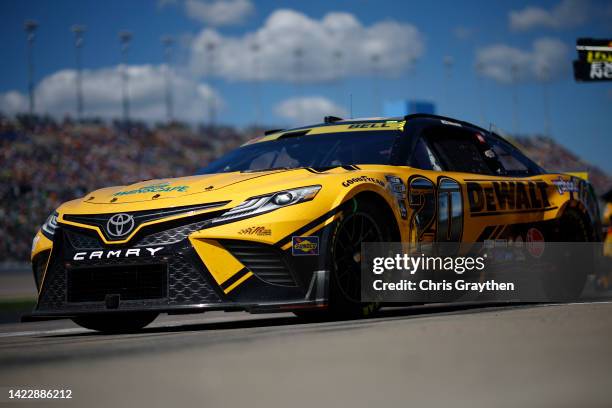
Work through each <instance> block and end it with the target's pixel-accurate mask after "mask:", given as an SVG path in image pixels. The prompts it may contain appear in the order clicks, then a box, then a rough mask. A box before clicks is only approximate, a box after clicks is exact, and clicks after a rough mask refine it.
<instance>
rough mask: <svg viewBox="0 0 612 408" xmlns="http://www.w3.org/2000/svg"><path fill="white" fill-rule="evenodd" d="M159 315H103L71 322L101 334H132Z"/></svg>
mask: <svg viewBox="0 0 612 408" xmlns="http://www.w3.org/2000/svg"><path fill="white" fill-rule="evenodd" d="M158 315H159V313H155V312H138V313H132V312H130V313H121V314H103V315H99V316H92V315H90V316H79V317H75V318H73V319H72V321H73V322H75V323H76V324H78V325H79V326H81V327H84V328H86V329H90V330H95V331H99V332H102V333H132V332H137V331H139V330H141V329H143V328H144V327H146V326H147V325H149V324H150V323H151V322H153V320H155V318H157V316H158Z"/></svg>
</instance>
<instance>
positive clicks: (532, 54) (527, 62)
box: [476, 38, 569, 83]
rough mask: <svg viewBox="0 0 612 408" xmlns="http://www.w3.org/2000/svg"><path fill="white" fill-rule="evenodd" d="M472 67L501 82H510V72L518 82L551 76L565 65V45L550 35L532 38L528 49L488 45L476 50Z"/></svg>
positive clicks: (566, 62) (567, 65)
mask: <svg viewBox="0 0 612 408" xmlns="http://www.w3.org/2000/svg"><path fill="white" fill-rule="evenodd" d="M476 67H478V70H479V72H480V73H481V74H482V75H484V76H486V77H489V78H492V79H494V80H496V81H498V82H502V83H511V82H512V81H513V77H514V75H516V79H517V80H518V81H530V80H542V79H552V78H554V77H555V76H558V75H559V74H561V73H563V72H564V71H566V70H567V67H569V59H568V47H567V46H566V45H565V44H564V43H563V42H561V41H559V40H557V39H553V38H540V39H538V40H536V41H534V42H533V45H532V48H531V50H521V49H519V48H514V47H511V46H509V45H505V44H497V45H491V46H488V47H485V48H482V49H480V50H478V51H477V53H476ZM513 67H514V68H515V69H516V71H515V73H513V72H512V71H513Z"/></svg>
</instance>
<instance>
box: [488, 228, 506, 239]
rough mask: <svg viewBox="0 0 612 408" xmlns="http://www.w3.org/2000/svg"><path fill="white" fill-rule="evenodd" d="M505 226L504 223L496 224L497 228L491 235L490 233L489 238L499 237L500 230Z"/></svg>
mask: <svg viewBox="0 0 612 408" xmlns="http://www.w3.org/2000/svg"><path fill="white" fill-rule="evenodd" d="M502 228H503V226H502V225H497V226H495V229H494V230H493V232H492V233H491V235H489V238H488V239H495V238H497V236H498V235H499V231H500V230H501V229H502Z"/></svg>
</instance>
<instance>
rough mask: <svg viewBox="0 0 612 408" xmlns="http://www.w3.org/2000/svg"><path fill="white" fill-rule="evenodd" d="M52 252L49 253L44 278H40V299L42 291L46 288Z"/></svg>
mask: <svg viewBox="0 0 612 408" xmlns="http://www.w3.org/2000/svg"><path fill="white" fill-rule="evenodd" d="M51 252H52V251H49V256H48V257H47V263H46V264H45V270H44V271H43V274H42V276H41V277H40V287H39V288H38V297H40V294H41V293H42V289H43V287H44V286H45V278H46V277H47V269H49V261H50V260H51Z"/></svg>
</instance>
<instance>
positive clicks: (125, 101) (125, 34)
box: [119, 31, 132, 123]
mask: <svg viewBox="0 0 612 408" xmlns="http://www.w3.org/2000/svg"><path fill="white" fill-rule="evenodd" d="M131 40H132V33H130V32H129V31H120V32H119V43H120V44H121V92H122V105H123V121H124V122H125V123H128V122H129V121H130V99H129V93H128V79H129V78H128V67H127V53H128V49H129V48H130V41H131Z"/></svg>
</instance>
